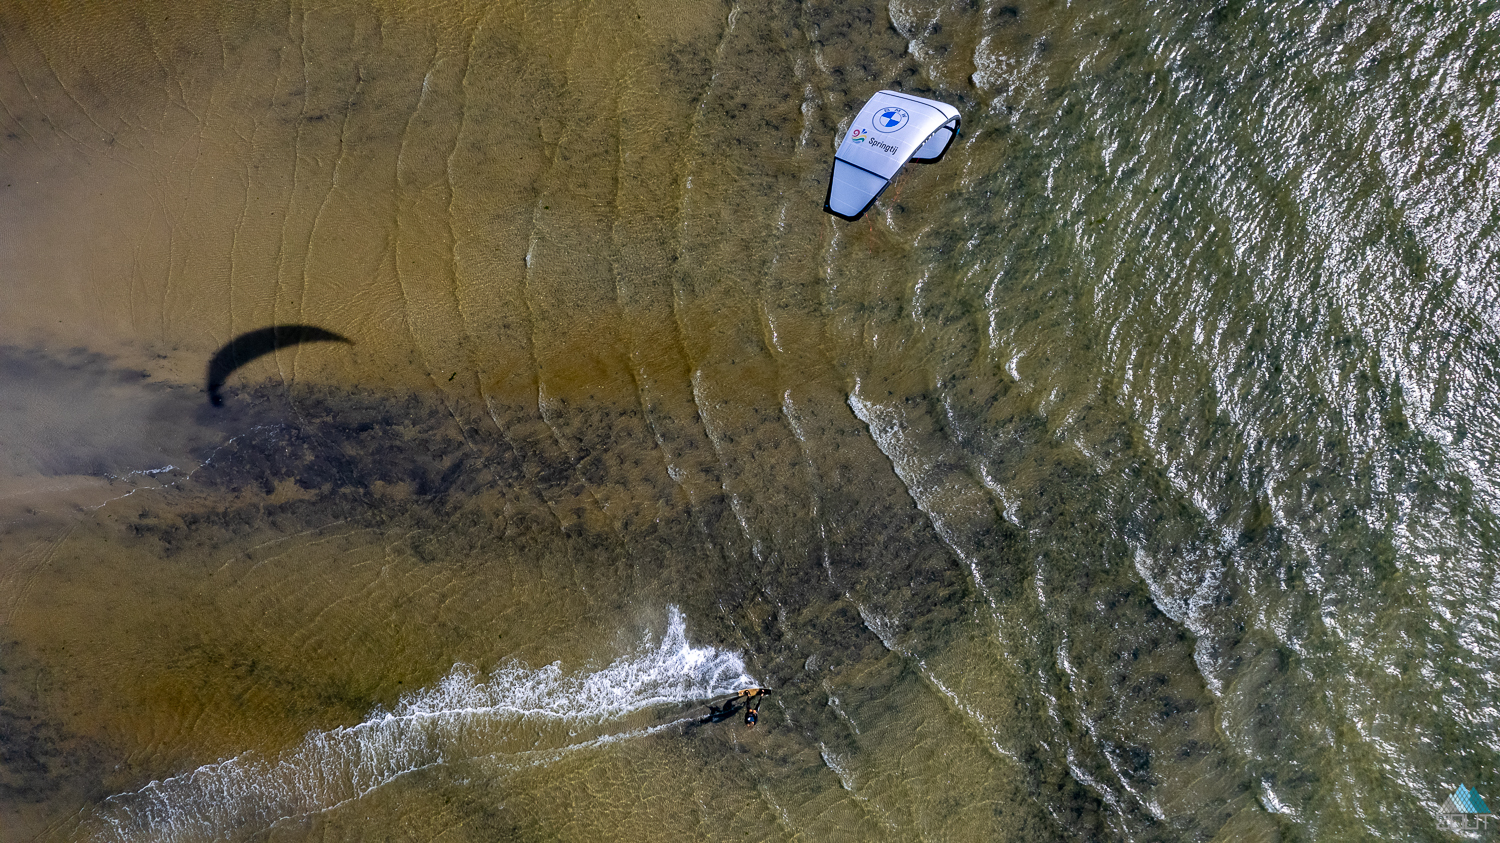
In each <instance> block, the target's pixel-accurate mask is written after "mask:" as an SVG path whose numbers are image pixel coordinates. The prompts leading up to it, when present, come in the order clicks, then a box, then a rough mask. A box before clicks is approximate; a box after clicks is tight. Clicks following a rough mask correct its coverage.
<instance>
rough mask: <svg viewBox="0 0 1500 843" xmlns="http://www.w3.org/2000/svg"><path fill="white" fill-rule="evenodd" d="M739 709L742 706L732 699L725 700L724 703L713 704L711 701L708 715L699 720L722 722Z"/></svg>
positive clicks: (701, 721) (703, 721) (700, 721)
mask: <svg viewBox="0 0 1500 843" xmlns="http://www.w3.org/2000/svg"><path fill="white" fill-rule="evenodd" d="M739 710H740V707H739V706H738V705H735V701H734V700H732V699H729V700H725V701H724V704H723V705H713V704H712V703H710V704H709V706H708V716H707V717H704V718H703V719H701V720H699V721H698V722H699V723H722V722H724V721H725V720H728V719H729V718H731V717H733V716H734V715H735V714H736V713H737V712H738V711H739Z"/></svg>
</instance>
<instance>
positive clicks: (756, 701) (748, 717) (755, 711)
mask: <svg viewBox="0 0 1500 843" xmlns="http://www.w3.org/2000/svg"><path fill="white" fill-rule="evenodd" d="M769 693H771V689H770V688H746V689H745V690H743V691H740V692H739V693H738V694H736V695H735V698H736V699H738V698H740V697H749V699H748V700H746V702H745V725H746V726H754V725H755V721H756V720H757V719H759V715H760V703H761V700H763V699H765V697H766V694H769Z"/></svg>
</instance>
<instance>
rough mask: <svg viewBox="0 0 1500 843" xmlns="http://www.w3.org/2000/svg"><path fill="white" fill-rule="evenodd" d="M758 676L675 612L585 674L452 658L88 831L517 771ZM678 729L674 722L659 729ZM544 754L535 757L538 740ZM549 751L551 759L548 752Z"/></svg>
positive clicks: (140, 794)
mask: <svg viewBox="0 0 1500 843" xmlns="http://www.w3.org/2000/svg"><path fill="white" fill-rule="evenodd" d="M752 684H754V680H753V679H752V678H751V677H750V676H749V675H747V674H746V673H745V665H744V662H743V661H742V660H741V659H740V657H739V656H738V655H736V654H734V653H728V652H723V651H720V650H717V649H715V648H713V647H693V646H691V645H690V644H689V643H688V640H687V631H686V626H685V624H684V622H683V618H682V613H681V612H680V611H679V610H678V609H677V607H675V606H673V607H670V609H669V611H668V619H667V631H666V633H665V635H663V636H662V638H661V639H660V641H655V640H653V637H652V636H647V637H646V639H645V640H644V641H642V643H641V646H640V647H639V648H638V649H637V650H636V651H635V652H634V653H632V654H629V655H627V656H624V657H622V658H619V659H617V660H615V661H614V662H613V663H611V664H610V665H609V666H608V667H605V668H604V669H602V670H599V671H597V672H593V673H576V674H565V673H564V672H563V671H562V668H561V666H560V665H559V664H557V663H553V664H551V665H548V666H547V667H543V668H541V669H538V670H533V669H530V668H527V667H524V666H522V665H519V664H516V663H510V664H505V665H502V666H501V667H499V668H497V669H496V670H495V671H494V672H493V673H491V674H490V675H489V676H488V677H484V676H480V675H477V674H476V672H475V671H474V670H473V669H472V668H469V667H468V666H467V665H460V666H459V667H458V668H456V669H455V670H454V671H453V672H452V673H451V674H449V675H448V677H447V678H445V679H444V680H443V681H442V682H440V683H438V684H437V685H436V686H435V687H432V688H430V689H427V690H423V691H419V692H416V693H414V694H411V695H409V696H406V697H404V698H402V700H401V702H400V703H399V704H398V705H396V706H395V708H394V709H393V710H392V711H390V712H381V711H377V712H375V713H374V714H373V715H372V716H371V717H370V718H369V719H367V720H365V721H364V722H363V723H360V724H358V725H356V726H350V727H347V728H338V729H333V730H330V731H326V732H310V733H308V735H307V737H306V738H305V739H304V740H303V741H302V743H301V744H300V745H299V746H297V747H296V748H294V749H291V750H288V751H287V752H284V753H282V754H281V755H280V756H278V757H275V758H265V757H262V756H260V755H259V754H256V753H246V754H244V755H240V756H236V757H234V758H231V759H228V760H226V761H221V762H219V763H216V764H209V765H206V766H203V767H199V768H198V769H196V770H194V771H192V772H190V773H184V774H183V775H180V776H174V777H172V778H170V779H167V780H165V781H154V782H152V783H150V784H149V785H147V786H145V787H144V788H142V789H140V790H138V791H135V792H132V793H126V794H121V795H119V796H114V797H111V798H110V799H109V800H108V801H107V802H106V805H105V807H104V810H103V812H102V817H101V821H100V824H99V826H98V827H96V829H95V831H96V834H95V835H94V836H95V838H96V839H99V840H118V841H137V840H151V841H163V843H176V841H196V840H217V839H224V838H234V837H239V836H243V835H248V834H253V833H254V832H256V831H259V830H263V829H266V828H269V827H270V826H272V825H274V824H276V823H277V822H280V821H282V820H287V819H293V818H297V817H305V816H308V815H311V814H315V813H319V812H322V811H327V810H329V809H331V808H334V807H337V806H339V805H342V804H344V803H346V802H349V801H351V800H354V799H358V798H360V797H362V796H364V795H365V794H368V793H370V792H371V791H373V790H375V789H376V788H379V787H380V786H382V785H384V784H387V783H389V782H391V781H393V780H395V779H396V778H398V777H400V776H403V775H406V774H408V773H412V772H416V771H417V770H422V769H425V768H428V767H432V766H436V765H441V764H446V763H451V762H455V761H462V760H468V761H474V760H493V761H495V762H499V763H500V766H502V767H509V766H513V765H512V764H506V763H504V760H505V759H511V760H512V761H520V762H522V764H523V765H525V766H530V764H528V763H526V760H527V758H528V756H529V757H530V759H532V761H533V763H535V760H536V759H538V756H540V757H542V758H545V757H560V756H561V755H564V754H568V753H569V752H572V751H574V750H578V749H584V748H588V747H591V746H600V745H604V744H608V743H614V742H615V741H617V740H620V739H624V738H628V737H637V736H641V735H645V734H650V733H653V732H656V731H659V730H660V729H662V728H665V727H655V728H651V729H644V730H635V731H631V732H626V733H623V734H618V735H611V734H599V732H601V731H603V730H604V729H605V727H607V726H608V725H609V724H610V723H612V722H614V721H617V720H619V719H620V718H622V717H624V716H626V715H628V714H631V713H632V712H637V711H641V710H643V709H647V708H650V707H652V706H658V705H663V704H680V703H685V702H696V701H699V700H703V699H707V698H709V697H714V696H719V695H723V694H728V693H733V692H734V691H736V690H738V689H739V688H742V687H745V686H747V685H752ZM667 725H673V724H667ZM542 747H545V749H541V751H540V753H539V752H538V750H539V748H542ZM553 753H556V755H555V756H554V755H552V754H553Z"/></svg>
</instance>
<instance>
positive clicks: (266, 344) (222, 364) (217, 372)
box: [208, 325, 354, 407]
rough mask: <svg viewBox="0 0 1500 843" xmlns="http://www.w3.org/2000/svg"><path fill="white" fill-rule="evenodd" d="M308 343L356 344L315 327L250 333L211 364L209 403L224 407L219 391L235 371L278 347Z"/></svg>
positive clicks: (281, 327)
mask: <svg viewBox="0 0 1500 843" xmlns="http://www.w3.org/2000/svg"><path fill="white" fill-rule="evenodd" d="M304 342H342V343H348V344H349V345H353V344H354V341H353V340H350V339H348V338H347V337H343V336H340V335H339V334H335V333H334V332H332V331H325V330H323V329H322V328H316V327H313V326H312V325H273V326H271V327H269V328H261V329H259V330H255V331H249V332H246V333H243V334H240V335H239V336H237V337H235V338H234V339H232V340H230V341H229V344H228V345H226V346H224V347H223V348H221V349H219V351H218V353H216V354H214V357H213V359H212V360H210V361H208V400H209V402H210V403H212V404H213V405H214V406H215V407H222V406H223V405H224V396H222V395H220V394H219V389H220V388H221V387H223V386H224V381H225V379H227V378H228V377H229V376H230V374H232V373H233V372H234V370H235V369H238V368H239V367H241V366H243V365H245V364H246V363H249V362H250V361H251V360H254V359H255V358H257V357H263V356H265V355H267V354H270V353H271V352H273V351H275V350H276V349H278V348H285V347H287V346H289V345H297V344H299V343H304Z"/></svg>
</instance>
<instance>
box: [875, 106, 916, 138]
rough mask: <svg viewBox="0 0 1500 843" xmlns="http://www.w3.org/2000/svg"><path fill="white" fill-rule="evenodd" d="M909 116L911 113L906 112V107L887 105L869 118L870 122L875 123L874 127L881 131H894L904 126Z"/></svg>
mask: <svg viewBox="0 0 1500 843" xmlns="http://www.w3.org/2000/svg"><path fill="white" fill-rule="evenodd" d="M910 118H911V115H909V114H907V113H906V109H904V108H897V107H895V106H888V107H886V108H882V109H880V110H879V111H877V112H875V116H874V117H873V118H871V119H870V122H871V123H873V124H874V125H875V128H876V129H878V130H880V131H882V132H894V131H896V130H897V129H899V128H901V127H902V126H905V125H906V121H907V120H909V119H910Z"/></svg>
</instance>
